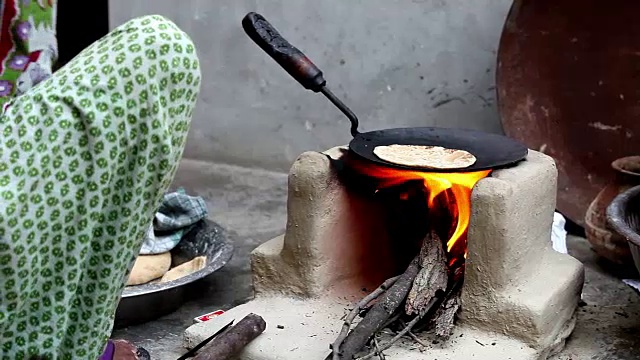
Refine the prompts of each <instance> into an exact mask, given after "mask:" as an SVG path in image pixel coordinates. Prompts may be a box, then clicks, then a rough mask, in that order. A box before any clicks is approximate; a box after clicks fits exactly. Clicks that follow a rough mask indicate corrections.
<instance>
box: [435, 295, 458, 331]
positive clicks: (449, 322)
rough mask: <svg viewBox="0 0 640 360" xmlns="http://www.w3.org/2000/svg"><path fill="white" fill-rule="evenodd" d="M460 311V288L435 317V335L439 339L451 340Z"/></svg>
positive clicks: (439, 309) (444, 303) (445, 302)
mask: <svg viewBox="0 0 640 360" xmlns="http://www.w3.org/2000/svg"><path fill="white" fill-rule="evenodd" d="M459 309H460V288H458V289H457V290H456V291H454V292H453V293H452V294H451V296H449V298H448V299H445V301H444V302H443V303H442V305H441V306H440V307H439V308H438V311H436V313H435V315H434V322H435V333H436V336H437V337H439V338H441V339H443V340H447V339H449V337H450V336H451V332H452V331H453V326H454V321H455V317H456V314H457V313H458V310H459Z"/></svg>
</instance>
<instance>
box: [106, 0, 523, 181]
mask: <svg viewBox="0 0 640 360" xmlns="http://www.w3.org/2000/svg"><path fill="white" fill-rule="evenodd" d="M510 4H511V1H510V0H484V1H469V0H448V1H447V0H413V1H409V0H350V1H338V0H326V1H311V0H289V1H284V0H273V1H255V0H253V1H251V0H244V1H237V0H217V1H210V0H179V1H178V0H135V1H130V0H111V1H110V24H111V27H115V26H118V25H120V24H122V23H123V22H125V21H127V20H128V19H130V18H132V17H136V16H139V15H145V14H153V13H155V14H162V15H165V16H167V17H168V18H170V19H172V20H173V21H175V22H176V23H177V24H178V25H179V26H180V27H181V28H182V29H183V30H185V31H186V32H187V33H189V34H190V35H191V37H192V38H193V40H194V42H195V43H196V46H197V49H198V53H199V56H200V59H201V62H202V71H203V83H202V92H201V94H200V100H199V103H198V105H197V111H196V114H195V118H194V121H193V125H192V129H191V132H190V138H189V143H188V145H187V150H186V153H185V156H187V157H190V158H194V159H199V160H205V161H212V162H222V163H230V164H236V165H241V166H250V167H262V168H266V169H271V170H282V171H287V170H288V169H289V167H290V164H291V163H292V161H293V160H294V159H295V158H296V157H297V156H298V155H299V154H300V153H302V152H303V151H306V150H324V149H327V148H330V147H333V146H335V145H339V144H345V143H347V142H348V140H349V139H350V135H349V124H348V120H347V119H346V118H344V117H343V116H342V114H341V113H340V112H339V111H338V110H337V109H335V108H334V107H332V106H331V105H330V103H329V102H328V101H327V100H326V99H325V98H324V97H323V96H322V95H319V94H314V93H312V92H309V91H306V90H304V89H303V88H302V87H301V86H300V85H299V84H298V83H297V82H295V81H294V80H293V79H291V78H290V77H289V76H288V75H287V74H286V73H285V72H284V71H283V70H282V69H280V68H279V67H278V65H277V64H275V63H274V62H273V61H272V60H271V59H270V58H269V57H268V56H267V55H265V54H264V53H263V52H262V51H261V50H260V49H259V48H258V47H257V46H256V45H255V44H253V43H252V42H251V40H249V38H248V37H247V36H246V35H245V34H244V32H243V30H242V27H241V25H240V21H241V19H242V17H243V16H244V15H245V14H246V13H247V12H249V11H257V12H259V13H261V14H263V15H264V16H265V17H266V18H267V20H269V21H270V22H271V23H272V24H273V25H274V26H275V27H276V28H277V29H278V30H279V31H280V32H281V33H282V34H283V35H284V36H285V37H286V38H287V39H288V40H289V41H290V42H291V43H293V44H294V45H295V46H297V47H298V48H300V49H301V50H302V51H303V52H305V53H306V54H307V55H308V56H309V57H310V58H311V59H312V60H313V61H314V62H315V63H316V65H318V66H319V67H320V68H321V69H322V70H323V71H324V73H325V77H326V79H327V81H328V85H329V86H330V87H331V88H332V89H333V90H334V92H335V93H336V94H337V95H338V96H340V97H342V98H343V99H344V101H345V102H346V103H347V104H348V105H349V106H350V107H352V109H353V110H354V111H355V112H356V113H357V114H358V116H359V117H360V121H361V130H362V131H365V130H375V129H382V128H388V127H404V126H428V125H435V126H446V127H461V128H473V129H481V130H485V131H491V132H500V131H501V127H500V122H499V120H498V115H497V111H496V105H495V89H494V76H495V75H494V69H495V62H496V60H495V57H496V50H497V46H498V40H499V36H500V31H501V28H502V24H503V22H504V19H505V17H506V14H507V11H508V9H509V6H510Z"/></svg>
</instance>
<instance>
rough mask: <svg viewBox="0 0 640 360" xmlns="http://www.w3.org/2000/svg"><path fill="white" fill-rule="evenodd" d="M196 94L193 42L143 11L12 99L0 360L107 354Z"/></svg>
mask: <svg viewBox="0 0 640 360" xmlns="http://www.w3.org/2000/svg"><path fill="white" fill-rule="evenodd" d="M199 85H200V71H199V65H198V58H197V55H196V52H195V48H194V46H193V43H192V42H191V40H190V39H189V37H188V36H187V35H186V34H185V33H184V32H182V31H181V30H180V29H178V28H177V27H176V25H175V24H173V23H172V22H170V21H168V20H167V19H165V18H163V17H161V16H146V17H142V18H138V19H135V20H132V21H130V22H128V23H126V24H124V25H122V26H120V27H118V28H117V29H115V30H114V31H112V32H111V33H109V34H108V35H107V36H105V37H104V38H102V39H101V40H99V41H97V42H96V43H94V44H93V45H91V46H90V47H89V48H87V49H86V50H85V51H83V52H82V53H80V54H79V55H78V56H77V57H76V58H74V59H73V60H72V61H71V62H69V63H68V64H67V65H65V66H64V67H63V68H61V69H60V70H58V71H57V72H56V73H55V74H54V75H53V76H51V77H50V78H48V79H47V80H45V81H43V82H41V83H40V84H38V85H37V86H35V87H33V88H31V89H30V90H28V91H27V92H26V93H24V94H23V95H20V96H18V97H16V98H13V99H11V100H9V101H8V102H7V103H6V105H5V108H4V112H3V113H2V115H1V116H0V133H1V134H2V136H1V137H0V204H2V206H1V207H0V353H1V355H2V356H0V358H2V359H20V360H22V359H29V358H45V359H91V360H94V359H97V358H98V357H99V356H100V355H101V354H102V353H103V352H105V354H104V355H103V358H105V357H106V358H108V357H109V356H112V354H113V352H114V349H113V343H109V344H108V345H107V339H108V336H109V335H110V332H111V328H112V325H113V317H114V314H115V310H116V307H117V304H118V301H119V297H120V295H121V293H122V290H123V287H124V283H125V279H126V277H127V275H128V272H129V271H130V269H131V266H132V264H133V262H134V260H135V258H136V256H137V254H138V251H139V249H140V246H141V241H142V239H143V238H144V233H145V231H146V230H147V227H148V225H149V223H150V222H151V220H152V218H153V215H154V213H155V211H156V209H157V207H158V206H159V204H160V200H161V197H162V195H163V194H164V193H165V192H166V190H167V189H168V186H169V184H170V183H171V181H172V179H173V176H174V174H175V171H176V168H177V165H178V162H179V160H180V158H181V156H182V152H183V148H184V144H185V141H186V137H187V132H188V129H189V124H190V120H191V116H192V113H193V109H194V106H195V102H196V98H197V96H198V91H199ZM116 350H117V349H116ZM116 352H117V351H116Z"/></svg>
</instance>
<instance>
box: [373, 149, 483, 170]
mask: <svg viewBox="0 0 640 360" xmlns="http://www.w3.org/2000/svg"><path fill="white" fill-rule="evenodd" d="M373 153H374V154H375V155H376V156H377V157H379V158H380V159H382V160H384V161H388V162H390V163H393V164H398V165H404V166H409V167H417V168H430V169H464V168H467V167H469V166H471V165H473V164H475V162H476V157H475V156H473V154H471V153H470V152H468V151H464V150H458V149H447V148H443V147H441V146H421V145H398V144H394V145H385V146H376V147H375V148H374V149H373Z"/></svg>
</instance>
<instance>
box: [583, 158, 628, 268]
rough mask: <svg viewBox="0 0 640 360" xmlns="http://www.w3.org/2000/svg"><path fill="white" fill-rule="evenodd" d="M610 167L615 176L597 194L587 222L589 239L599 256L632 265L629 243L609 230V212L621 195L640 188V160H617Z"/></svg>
mask: <svg viewBox="0 0 640 360" xmlns="http://www.w3.org/2000/svg"><path fill="white" fill-rule="evenodd" d="M611 167H612V168H613V170H614V171H615V172H616V176H615V177H614V179H613V181H611V183H609V184H608V185H607V186H605V187H604V189H602V190H601V191H600V193H598V195H597V196H596V198H595V199H594V200H593V202H591V205H589V208H588V209H587V213H586V215H585V218H584V222H585V228H586V233H587V239H589V242H590V243H591V246H592V247H593V249H594V250H595V252H596V253H598V255H600V256H602V257H604V258H606V259H608V260H610V261H612V262H615V263H617V264H624V265H633V258H632V257H631V251H630V250H629V245H628V243H627V240H626V239H625V238H624V237H623V236H621V235H619V234H618V233H617V232H615V231H614V230H612V229H611V228H610V227H609V225H608V224H607V219H606V211H607V207H608V206H609V204H610V203H611V201H612V200H613V199H614V198H615V197H616V196H617V195H618V194H620V193H621V192H623V191H625V190H627V189H629V188H631V187H633V186H636V185H640V156H628V157H623V158H620V159H617V160H615V161H614V162H612V163H611Z"/></svg>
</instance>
